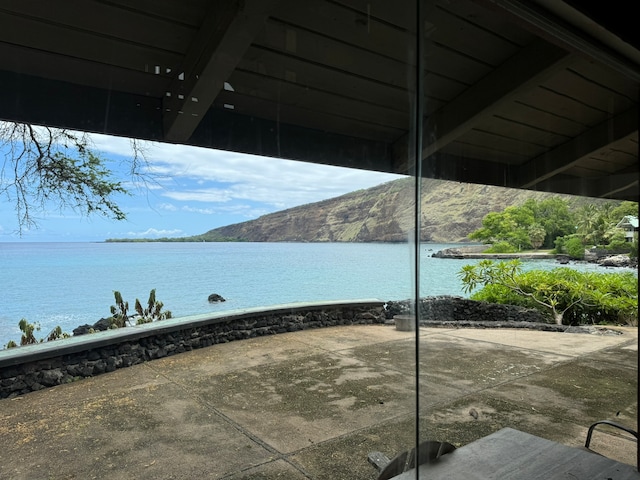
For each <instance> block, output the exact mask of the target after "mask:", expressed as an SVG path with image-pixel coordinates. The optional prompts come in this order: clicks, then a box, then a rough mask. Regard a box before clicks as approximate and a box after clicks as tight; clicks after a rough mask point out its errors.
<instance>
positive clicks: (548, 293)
mask: <svg viewBox="0 0 640 480" xmlns="http://www.w3.org/2000/svg"><path fill="white" fill-rule="evenodd" d="M458 275H459V277H460V278H461V280H462V282H463V284H464V285H465V290H466V291H471V290H473V289H474V288H475V287H476V286H482V288H481V289H480V290H479V291H478V292H476V293H474V294H473V295H472V296H471V298H472V299H473V300H482V301H487V302H492V303H503V304H511V305H520V306H524V307H533V308H537V309H539V310H541V311H542V312H543V313H547V314H549V315H550V317H553V320H555V322H556V323H558V324H562V323H564V324H583V323H590V324H593V323H605V324H607V323H609V324H620V323H623V324H627V325H635V324H637V319H638V279H637V277H636V276H635V275H634V274H633V273H631V272H624V273H593V272H579V271H577V270H574V269H572V268H566V267H561V268H555V269H553V270H550V271H546V270H530V271H528V272H522V271H521V264H520V262H519V261H518V260H514V261H511V262H497V263H496V262H491V261H489V260H483V261H481V262H480V263H479V264H477V265H465V266H464V267H463V268H462V270H461V271H460V273H459V274H458Z"/></svg>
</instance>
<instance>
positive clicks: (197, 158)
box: [94, 135, 400, 208]
mask: <svg viewBox="0 0 640 480" xmlns="http://www.w3.org/2000/svg"><path fill="white" fill-rule="evenodd" d="M94 142H95V145H96V147H97V148H98V149H100V150H102V151H104V152H109V153H112V154H116V155H122V156H130V155H131V146H130V143H129V141H128V140H127V139H124V138H116V137H107V136H103V135H96V136H95V138H94ZM146 150H147V158H148V159H149V160H150V163H151V172H152V174H153V175H154V176H156V177H157V179H158V182H159V183H161V184H162V185H163V186H164V188H165V190H164V191H163V192H159V193H160V194H161V195H163V196H165V197H167V198H171V199H173V200H176V201H198V202H207V203H218V202H229V201H230V200H234V199H238V200H250V201H255V202H264V203H268V204H269V205H272V206H274V207H276V208H289V207H293V206H296V205H301V204H305V203H311V202H316V201H319V200H323V199H326V198H331V197H335V196H338V195H342V194H345V193H348V192H352V191H354V190H359V189H362V188H369V187H372V186H374V185H378V184H381V183H384V182H387V181H390V180H395V179H397V178H400V176H398V175H393V174H384V173H379V172H373V171H368V170H355V169H347V168H341V167H334V166H328V165H318V164H313V163H305V162H297V161H292V160H281V159H276V158H267V157H259V156H255V155H245V154H240V153H235V152H227V151H221V150H213V149H205V148H198V147H190V146H185V145H172V144H163V143H153V144H152V143H147V144H146ZM183 180H188V181H189V183H192V182H193V183H196V184H197V185H198V188H197V189H191V188H188V187H186V188H185V186H184V185H182V183H183ZM212 183H215V184H216V185H214V186H211V187H210V188H207V185H211V184H212ZM220 184H224V188H220ZM156 187H157V185H156Z"/></svg>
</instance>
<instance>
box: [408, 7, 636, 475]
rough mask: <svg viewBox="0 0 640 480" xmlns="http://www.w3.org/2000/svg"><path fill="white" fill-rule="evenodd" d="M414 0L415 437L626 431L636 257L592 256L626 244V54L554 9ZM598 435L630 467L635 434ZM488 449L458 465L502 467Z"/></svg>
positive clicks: (630, 150) (631, 172) (631, 145)
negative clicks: (419, 103) (598, 428)
mask: <svg viewBox="0 0 640 480" xmlns="http://www.w3.org/2000/svg"><path fill="white" fill-rule="evenodd" d="M421 6H422V8H423V11H424V16H425V20H424V23H423V27H424V32H423V38H424V40H425V47H424V58H423V61H424V89H425V92H424V129H423V139H422V143H423V155H422V158H423V163H422V175H423V176H424V177H425V178H424V180H423V182H422V191H421V206H422V213H421V217H420V232H421V235H420V236H421V240H422V242H423V243H422V246H421V248H420V271H421V276H420V297H421V300H420V308H419V309H418V311H419V315H420V319H419V321H420V325H421V327H420V336H419V338H420V349H419V351H420V362H419V365H420V368H419V377H420V396H419V403H420V422H419V425H420V434H419V438H420V441H424V440H427V439H430V440H437V441H440V442H450V443H451V444H453V445H454V446H455V447H458V448H461V447H463V446H465V445H468V444H473V442H475V441H478V440H480V439H483V438H485V437H486V436H488V435H491V434H495V433H496V432H498V431H500V430H501V429H503V428H505V427H510V428H513V429H516V430H518V431H521V432H526V433H528V434H532V435H535V436H537V437H540V438H544V439H547V440H552V441H554V442H558V443H560V444H564V445H570V446H581V445H584V441H585V438H586V432H587V428H588V427H589V425H590V424H592V423H593V422H596V421H598V420H601V419H609V420H614V421H618V422H619V423H621V424H623V425H624V426H626V427H631V428H635V426H636V425H637V391H636V390H637V388H636V386H637V385H636V380H635V377H636V375H637V371H636V369H635V368H636V363H637V359H636V357H635V354H633V355H626V354H622V352H623V351H624V350H625V348H626V347H625V346H624V345H626V344H627V343H626V342H630V344H632V345H635V344H636V342H637V329H636V327H635V326H632V325H635V322H636V321H637V315H636V313H635V312H633V309H634V308H636V306H637V286H636V282H637V269H636V267H635V263H633V262H631V263H629V264H628V265H631V266H630V267H628V268H625V267H622V268H618V269H615V270H611V269H608V268H606V267H603V266H598V264H597V263H594V262H595V257H596V255H598V254H599V255H612V254H613V252H614V251H615V250H616V249H617V248H621V250H620V252H622V253H623V254H624V255H627V254H628V253H629V252H632V255H635V248H636V246H634V245H635V244H633V241H632V240H631V239H632V237H633V235H634V233H633V232H632V230H633V228H634V227H631V226H630V222H635V221H636V220H635V218H636V217H637V211H638V210H637V209H638V206H637V203H629V202H627V203H624V202H623V201H624V200H633V201H635V200H637V182H638V172H637V123H636V121H635V120H633V119H632V118H637V116H638V89H637V86H638V79H639V78H640V77H639V76H638V68H637V65H636V66H635V67H634V68H632V70H633V71H630V70H627V69H626V67H625V66H622V65H621V64H620V63H617V62H618V61H619V60H620V58H619V57H616V58H615V59H614V58H613V57H610V56H608V54H605V53H603V51H600V50H599V49H598V48H597V47H595V46H594V44H593V43H591V42H590V41H586V40H585V37H584V36H582V35H576V34H575V31H573V30H565V29H564V27H563V26H560V23H556V20H557V18H556V17H555V14H557V13H558V12H557V11H556V12H548V11H544V10H542V9H538V8H533V7H532V6H530V5H527V6H524V5H521V4H519V3H518V4H516V3H513V4H511V5H509V6H504V7H496V8H484V4H483V3H482V2H431V1H424V2H421ZM574 13H575V14H576V15H578V14H577V13H576V12H574ZM583 33H584V32H583ZM614 56H615V55H614ZM622 63H624V62H622ZM623 125H625V126H623ZM605 132H606V133H605ZM614 165H616V166H614ZM505 187H510V188H505ZM596 197H600V198H596ZM627 209H628V210H627ZM614 212H615V213H614ZM627 215H629V216H627ZM620 222H622V224H621V223H620ZM443 225H446V228H443ZM598 225H600V226H598ZM621 227H622V228H621ZM625 228H626V229H627V230H626V231H627V233H626V234H625ZM605 231H607V232H608V233H605ZM444 232H446V233H444ZM624 235H628V238H629V239H630V241H629V242H625V239H624V238H623V237H624ZM432 242H436V243H437V245H434V244H433V243H432ZM456 242H461V243H456ZM443 243H451V245H442V244H443ZM489 247H491V249H490V250H487V248H489ZM596 252H598V253H597V254H596ZM434 254H435V256H434ZM585 254H586V258H587V259H589V258H591V259H592V261H590V262H589V261H588V260H587V261H584V260H583V258H585ZM624 261H625V262H626V261H628V258H626V259H625V260H624ZM487 262H490V263H487ZM514 262H516V263H514ZM605 279H606V281H607V282H609V281H611V282H613V283H616V284H619V285H622V284H624V285H626V287H624V289H621V290H616V292H615V293H614V291H613V290H610V289H609V287H605V286H604V283H598V282H599V281H603V282H604V281H605ZM591 282H594V283H591ZM618 282H619V283H618ZM596 284H598V285H599V286H598V287H596V286H595V285H596ZM605 292H606V293H605ZM602 295H605V296H606V298H613V297H615V298H616V300H615V303H617V305H618V308H619V309H618V308H616V313H614V314H613V315H612V316H610V315H609V313H605V312H606V311H607V309H608V307H606V306H605V305H604V303H606V302H604V303H603V302H602V299H603V297H602ZM480 300H482V301H483V302H482V303H481V302H480ZM627 302H628V303H627ZM623 304H624V305H628V306H629V307H630V308H629V309H627V307H624V306H623ZM527 309H528V310H527ZM610 313H612V312H610ZM617 315H620V317H619V320H616V319H615V318H616V316H617ZM630 326H632V327H631V328H629V327H630ZM618 327H621V328H618ZM589 333H591V334H589ZM594 334H595V335H594ZM609 335H610V336H609ZM609 342H612V343H609ZM613 344H615V347H613V351H615V352H616V355H617V354H620V361H616V362H615V363H616V364H615V365H613V364H608V366H605V364H606V363H607V360H606V358H607V357H608V354H606V353H605V351H608V350H606V349H608V348H609V346H610V345H613ZM609 358H610V357H609ZM623 358H624V360H623ZM623 365H625V366H623ZM629 366H630V367H632V368H627V367H629ZM605 378H607V379H611V380H604V379H605ZM614 379H615V380H614ZM605 384H606V386H605ZM613 392H616V393H615V394H614V393H613ZM613 398H615V400H613V403H614V404H615V407H614V406H613V404H612V403H611V400H612V399H613ZM609 433H611V432H609ZM605 438H607V439H611V437H605ZM496 441H498V440H496ZM527 441H530V440H527ZM612 442H613V440H612ZM614 443H615V447H613V443H612V444H610V445H609V446H606V445H605V444H606V442H605V441H603V440H601V442H600V444H599V445H598V448H600V449H601V450H600V452H601V453H603V454H604V455H606V456H608V457H611V458H615V459H617V460H620V461H622V462H624V463H627V464H630V465H635V464H636V443H635V442H634V441H622V440H619V439H616V440H615V441H614ZM478 445H482V444H478ZM505 448H506V447H505ZM598 448H594V449H595V450H598ZM489 450H490V449H489ZM489 450H486V451H485V452H484V454H485V457H483V458H482V463H483V464H486V465H489V467H487V468H489V470H487V472H484V471H483V472H481V473H480V470H481V469H480V470H478V471H475V470H474V475H483V474H485V473H487V474H488V473H490V472H497V471H500V468H502V467H503V466H504V465H506V464H510V465H518V460H517V459H516V458H514V457H513V456H512V455H509V454H506V450H505V451H502V452H499V451H495V452H494V451H489ZM472 451H473V447H469V448H467V449H465V450H464V452H465V453H463V454H462V455H465V457H464V458H465V459H466V458H470V457H468V455H471V453H470V452H472ZM454 458H461V457H454ZM448 461H450V462H454V463H455V461H454V460H448ZM465 461H468V460H465ZM556 461H557V462H561V459H554V460H551V459H549V462H556ZM491 462H495V464H492V463H491ZM558 464H560V463H558ZM430 468H431V466H430V465H427V466H424V470H425V471H426V473H424V474H425V475H426V476H425V477H424V478H445V477H446V475H444V474H443V475H444V476H443V477H440V476H438V475H440V474H441V473H438V474H436V473H432V474H433V475H434V476H433V477H430V476H428V474H429V471H430V470H429V469H430ZM433 468H434V470H433V472H443V471H444V469H443V470H439V469H438V468H436V466H434V467H433ZM471 468H473V467H471ZM478 468H479V467H478ZM505 468H506V467H505ZM509 468H511V469H512V471H516V470H513V469H515V468H520V467H513V466H512V467H509ZM567 468H569V467H567ZM447 471H448V470H447ZM518 471H520V470H518ZM567 471H568V470H567ZM449 473H450V474H451V475H452V476H453V477H455V476H456V475H455V474H452V473H451V471H449ZM505 475H506V474H505ZM519 475H524V474H523V473H520V474H519ZM524 476H526V475H524ZM407 478H408V477H407ZM420 478H423V477H422V476H421V477H420Z"/></svg>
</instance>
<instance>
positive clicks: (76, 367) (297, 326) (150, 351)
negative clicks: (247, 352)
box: [0, 301, 385, 398]
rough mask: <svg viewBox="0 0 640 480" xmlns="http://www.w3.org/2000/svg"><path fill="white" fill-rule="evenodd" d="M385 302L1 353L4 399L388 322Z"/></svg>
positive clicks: (146, 328)
mask: <svg viewBox="0 0 640 480" xmlns="http://www.w3.org/2000/svg"><path fill="white" fill-rule="evenodd" d="M384 322H385V314H384V303H383V302H381V301H358V302H333V303H322V304H319V303H316V304H303V305H302V304H300V305H296V306H278V307H272V308H270V309H269V308H267V309H265V308H262V309H250V310H243V311H241V312H240V313H234V314H229V312H226V316H222V315H218V316H215V317H211V316H202V315H200V316H195V317H185V318H181V319H171V320H163V321H160V322H154V323H151V324H145V325H138V326H135V327H126V328H121V329H117V330H109V331H105V332H98V333H93V334H89V335H83V336H80V337H72V338H69V339H64V340H56V341H53V342H46V343H43V344H38V345H28V346H24V347H18V348H12V349H8V350H1V351H0V398H8V397H15V396H18V395H22V394H25V393H28V392H31V391H35V390H41V389H43V388H47V387H53V386H55V385H60V384H63V383H67V382H72V381H74V380H77V379H79V378H83V377H92V376H95V375H99V374H101V373H105V372H111V371H114V370H116V369H118V368H124V367H129V366H131V365H135V364H138V363H142V362H146V361H148V360H153V359H156V358H162V357H166V356H169V355H175V354H177V353H181V352H186V351H189V350H193V349H196V348H202V347H208V346H210V345H214V344H217V343H226V342H230V341H233V340H243V339H246V338H251V337H257V336H263V335H273V334H277V333H284V332H294V331H298V330H305V329H310V328H321V327H330V326H336V325H354V324H372V323H384Z"/></svg>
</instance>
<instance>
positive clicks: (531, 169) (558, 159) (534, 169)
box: [515, 108, 638, 188]
mask: <svg viewBox="0 0 640 480" xmlns="http://www.w3.org/2000/svg"><path fill="white" fill-rule="evenodd" d="M637 131H638V111H637V109H636V108H630V109H629V110H627V111H625V112H623V113H621V114H619V115H616V116H615V117H611V118H609V119H608V120H607V121H605V122H602V123H601V124H599V125H596V126H595V127H593V128H590V129H589V130H587V131H585V132H584V133H582V134H581V135H579V136H578V137H575V138H573V139H572V140H570V141H568V142H566V143H564V144H562V145H560V146H558V147H556V148H554V149H552V150H549V151H547V152H545V153H544V154H542V155H540V156H538V157H536V158H534V159H532V160H530V161H528V162H527V163H525V164H524V165H521V166H520V167H519V168H518V169H517V171H516V172H515V174H516V175H517V177H516V182H515V183H517V184H518V186H519V187H521V188H531V187H533V186H534V185H536V184H537V183H540V182H542V181H544V180H547V179H549V178H551V177H554V176H556V175H558V174H560V173H562V172H564V171H566V170H568V169H569V168H571V167H572V166H574V165H576V164H577V163H579V162H580V160H581V159H582V158H584V157H587V156H589V155H592V154H593V153H594V152H596V151H597V150H599V149H601V148H603V147H606V146H607V145H610V144H611V143H612V142H616V141H619V140H622V139H624V138H627V137H629V136H630V135H634V134H636V133H637Z"/></svg>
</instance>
